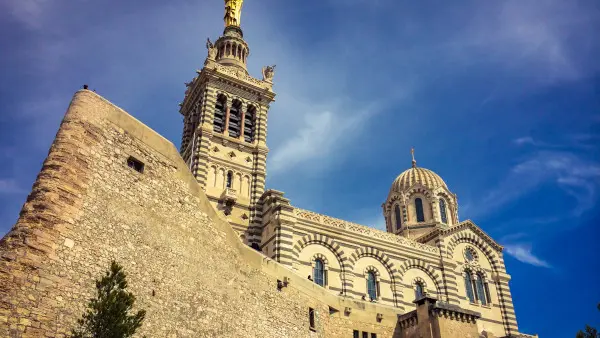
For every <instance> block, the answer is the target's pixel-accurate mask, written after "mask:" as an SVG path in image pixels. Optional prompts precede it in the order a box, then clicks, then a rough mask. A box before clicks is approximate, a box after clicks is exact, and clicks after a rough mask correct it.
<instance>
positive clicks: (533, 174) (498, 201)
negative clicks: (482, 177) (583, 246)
mask: <svg viewBox="0 0 600 338" xmlns="http://www.w3.org/2000/svg"><path fill="white" fill-rule="evenodd" d="M545 183H552V184H555V185H556V186H557V187H559V188H561V189H563V190H564V191H565V193H567V194H569V195H571V196H573V197H574V198H575V199H576V201H577V206H576V207H575V208H574V209H572V210H569V212H568V213H567V214H565V215H564V216H571V217H572V216H580V215H581V214H583V213H584V212H586V211H588V210H589V209H591V208H592V207H593V206H594V205H595V203H596V201H597V199H598V189H599V188H600V165H598V164H596V163H594V162H590V161H588V160H584V159H583V158H581V157H580V156H578V155H575V154H573V153H570V152H561V151H539V152H537V153H535V154H533V155H532V156H531V157H530V158H528V159H526V160H524V161H522V162H520V163H518V164H516V165H515V166H513V167H512V169H511V170H510V172H509V174H508V175H507V177H506V178H505V179H504V180H503V181H502V182H501V184H500V185H498V186H497V187H496V188H494V189H493V190H492V191H490V192H489V193H488V194H487V196H485V197H484V198H483V199H482V201H481V203H479V204H478V207H477V208H470V209H469V212H470V214H469V217H474V216H479V215H482V214H485V213H489V212H493V211H496V210H498V209H499V208H501V207H502V206H504V205H506V204H507V203H509V202H512V201H515V200H517V199H519V198H521V197H523V196H524V195H527V194H529V193H530V192H531V191H533V190H534V189H536V188H537V187H539V186H540V185H541V184H545ZM548 216H549V215H546V217H548ZM554 216H556V215H554Z"/></svg>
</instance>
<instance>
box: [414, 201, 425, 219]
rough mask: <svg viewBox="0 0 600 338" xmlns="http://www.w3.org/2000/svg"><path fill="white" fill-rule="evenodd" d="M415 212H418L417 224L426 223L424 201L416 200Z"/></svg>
mask: <svg viewBox="0 0 600 338" xmlns="http://www.w3.org/2000/svg"><path fill="white" fill-rule="evenodd" d="M415 210H416V212H417V222H425V214H424V213H423V200H422V199H420V198H415Z"/></svg>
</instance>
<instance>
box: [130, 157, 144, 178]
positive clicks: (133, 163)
mask: <svg viewBox="0 0 600 338" xmlns="http://www.w3.org/2000/svg"><path fill="white" fill-rule="evenodd" d="M127 166H128V167H129V168H131V169H133V170H135V171H137V172H138V173H140V174H143V173H144V163H143V162H142V161H140V160H138V159H137V158H135V157H133V156H129V158H128V159H127Z"/></svg>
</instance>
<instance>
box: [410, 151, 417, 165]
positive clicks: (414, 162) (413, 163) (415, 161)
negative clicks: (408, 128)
mask: <svg viewBox="0 0 600 338" xmlns="http://www.w3.org/2000/svg"><path fill="white" fill-rule="evenodd" d="M410 154H411V155H412V167H413V168H416V167H417V160H415V147H412V148H410Z"/></svg>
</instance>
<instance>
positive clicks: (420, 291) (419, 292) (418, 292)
mask: <svg viewBox="0 0 600 338" xmlns="http://www.w3.org/2000/svg"><path fill="white" fill-rule="evenodd" d="M424 290H425V288H424V287H423V283H422V282H417V284H416V285H415V299H419V298H421V297H423V296H424Z"/></svg>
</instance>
